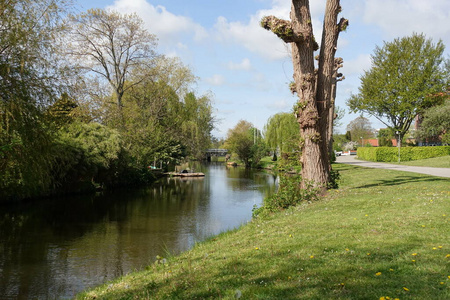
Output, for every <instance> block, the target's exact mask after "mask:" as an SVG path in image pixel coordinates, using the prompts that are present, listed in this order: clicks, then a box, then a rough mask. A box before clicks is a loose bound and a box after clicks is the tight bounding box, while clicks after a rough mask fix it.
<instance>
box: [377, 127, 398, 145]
mask: <svg viewBox="0 0 450 300" xmlns="http://www.w3.org/2000/svg"><path fill="white" fill-rule="evenodd" d="M393 138H395V135H394V133H393V132H392V130H391V129H389V128H385V129H380V131H379V132H378V145H379V146H380V147H392V139H393Z"/></svg>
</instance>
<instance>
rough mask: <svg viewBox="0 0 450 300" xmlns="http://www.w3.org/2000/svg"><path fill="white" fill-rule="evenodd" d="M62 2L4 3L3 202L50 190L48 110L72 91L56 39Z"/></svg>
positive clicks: (0, 10) (0, 28)
mask: <svg viewBox="0 0 450 300" xmlns="http://www.w3.org/2000/svg"><path fill="white" fill-rule="evenodd" d="M67 8H68V6H67V5H66V1H63V0H33V1H31V0H21V1H18V0H10V1H2V2H1V5H0V198H2V199H6V198H7V197H9V196H11V195H12V197H13V198H15V199H19V198H23V197H30V196H35V195H39V194H41V193H42V192H43V191H46V190H47V189H48V188H49V184H50V179H49V178H50V174H49V172H50V162H51V159H52V157H51V153H50V152H49V151H48V149H49V145H50V144H51V134H50V133H49V132H48V130H47V126H46V124H45V119H44V117H43V112H44V110H45V108H46V107H47V106H48V105H50V104H52V103H53V102H54V101H55V100H56V99H57V98H58V97H59V95H60V94H61V92H62V91H63V90H64V89H65V88H66V87H67V85H66V82H65V79H66V75H67V73H66V71H67V69H63V68H61V67H60V66H61V65H60V62H61V57H60V56H59V55H58V47H57V40H58V38H59V36H60V32H61V19H62V17H63V15H64V13H65V10H66V9H67Z"/></svg>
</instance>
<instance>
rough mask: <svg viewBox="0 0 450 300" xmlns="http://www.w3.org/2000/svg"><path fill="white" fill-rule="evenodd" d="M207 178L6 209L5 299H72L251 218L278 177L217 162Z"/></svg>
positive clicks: (1, 283)
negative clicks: (91, 288)
mask: <svg viewBox="0 0 450 300" xmlns="http://www.w3.org/2000/svg"><path fill="white" fill-rule="evenodd" d="M197 168H198V169H196V171H199V172H204V173H205V175H206V176H205V177H204V178H189V179H180V178H163V179H161V180H159V181H158V182H156V183H154V184H152V185H151V186H149V187H145V188H139V189H133V190H129V189H128V190H119V191H117V190H116V191H114V192H101V193H97V194H95V195H88V196H86V195H84V196H76V197H74V196H72V197H65V198H58V199H52V200H47V201H43V202H39V204H26V205H25V204H24V205H13V206H3V207H0V299H71V298H73V297H74V295H76V294H77V293H79V292H80V291H82V290H84V289H87V288H89V287H93V286H96V285H99V284H102V283H104V282H105V281H108V280H111V279H113V278H116V277H119V276H121V275H125V274H127V273H130V272H132V271H135V270H142V269H144V268H145V267H146V266H148V265H149V264H152V263H154V261H155V258H156V256H157V255H160V256H162V257H165V256H167V255H176V254H178V253H180V252H182V251H186V250H188V249H190V248H191V247H192V246H193V245H194V244H195V243H196V242H199V241H202V240H205V239H207V238H208V237H211V236H213V235H216V234H218V233H220V232H223V231H226V230H229V229H232V228H236V227H238V226H240V225H241V224H244V223H246V222H248V221H250V219H251V215H252V208H253V206H254V205H257V206H259V205H260V204H261V202H262V200H263V198H264V197H266V196H267V195H270V194H271V193H273V191H274V189H275V177H274V176H273V175H270V174H267V173H264V172H260V171H255V170H246V169H243V168H228V167H226V166H225V165H224V164H219V163H211V164H207V165H201V166H198V167H197Z"/></svg>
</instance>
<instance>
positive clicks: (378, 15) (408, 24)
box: [363, 0, 450, 45]
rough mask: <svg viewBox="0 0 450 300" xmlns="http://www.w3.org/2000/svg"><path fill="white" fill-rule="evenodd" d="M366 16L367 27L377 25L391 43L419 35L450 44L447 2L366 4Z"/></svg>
mask: <svg viewBox="0 0 450 300" xmlns="http://www.w3.org/2000/svg"><path fill="white" fill-rule="evenodd" d="M363 16H364V21H365V22H366V23H368V24H374V25H377V26H378V27H379V28H381V29H382V30H383V32H384V35H385V36H387V37H388V38H389V39H392V38H396V37H403V36H408V35H411V34H412V33H413V32H417V33H424V34H426V36H427V37H431V38H433V39H434V40H435V41H437V40H438V39H442V40H443V41H444V43H445V44H447V45H448V44H449V43H450V26H449V20H450V1H448V0H427V1H423V0H408V1H405V0H367V1H365V7H364V11H363Z"/></svg>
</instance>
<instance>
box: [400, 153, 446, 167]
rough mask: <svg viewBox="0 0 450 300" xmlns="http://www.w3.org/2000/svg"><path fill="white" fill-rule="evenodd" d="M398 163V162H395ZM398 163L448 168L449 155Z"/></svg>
mask: <svg viewBox="0 0 450 300" xmlns="http://www.w3.org/2000/svg"><path fill="white" fill-rule="evenodd" d="M395 164H398V163H395ZM400 165H407V166H417V167H432V168H450V155H448V156H441V157H434V158H428V159H421V160H414V161H407V162H400Z"/></svg>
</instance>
